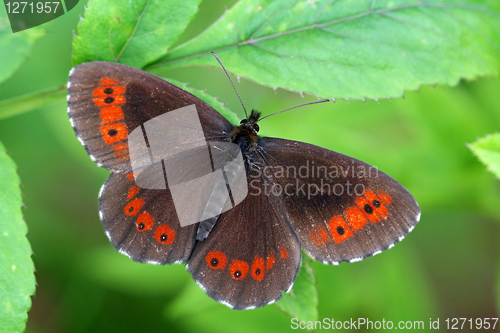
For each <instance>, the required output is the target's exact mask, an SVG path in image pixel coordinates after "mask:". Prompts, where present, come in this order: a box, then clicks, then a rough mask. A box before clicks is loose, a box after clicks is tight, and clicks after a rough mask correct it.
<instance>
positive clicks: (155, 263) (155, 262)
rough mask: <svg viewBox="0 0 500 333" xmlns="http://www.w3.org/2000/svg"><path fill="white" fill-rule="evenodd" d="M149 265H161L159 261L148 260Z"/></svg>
mask: <svg viewBox="0 0 500 333" xmlns="http://www.w3.org/2000/svg"><path fill="white" fill-rule="evenodd" d="M146 263H147V264H151V265H159V264H160V262H159V261H156V260H148V261H146Z"/></svg>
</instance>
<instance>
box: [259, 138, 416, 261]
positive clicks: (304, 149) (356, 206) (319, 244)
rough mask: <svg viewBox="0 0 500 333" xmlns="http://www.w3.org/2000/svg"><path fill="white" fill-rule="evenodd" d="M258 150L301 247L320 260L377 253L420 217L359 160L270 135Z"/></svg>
mask: <svg viewBox="0 0 500 333" xmlns="http://www.w3.org/2000/svg"><path fill="white" fill-rule="evenodd" d="M258 154H259V155H261V157H262V159H264V160H265V165H266V166H267V167H268V170H267V173H268V174H269V175H270V176H269V177H270V178H271V179H272V182H273V186H274V191H275V194H279V196H280V199H281V204H282V205H283V208H284V211H285V214H286V217H287V219H288V220H289V221H290V223H291V225H292V226H293V229H294V231H295V233H296V234H297V236H298V238H299V239H300V242H301V244H302V246H303V247H304V248H305V250H306V251H307V252H308V253H309V254H310V255H311V256H312V257H313V258H314V259H316V260H319V261H321V262H323V263H329V264H338V263H340V262H342V261H349V262H354V261H359V260H362V259H364V258H366V257H368V256H372V255H375V254H377V253H380V252H381V251H383V250H385V249H388V248H390V247H392V246H394V244H395V243H396V242H398V241H400V240H402V239H403V237H404V236H405V235H406V234H407V233H408V232H410V231H411V230H412V229H413V228H414V226H415V225H416V224H417V222H418V221H419V219H420V208H419V206H418V204H417V202H416V201H415V199H414V198H413V196H412V195H411V194H410V193H409V192H408V191H407V190H406V189H405V188H404V187H403V186H402V185H401V184H399V183H398V182H397V181H395V180H394V179H393V178H391V177H389V176H388V175H386V174H384V173H383V172H381V171H379V170H378V169H376V168H375V167H372V166H370V165H368V164H366V163H364V162H362V161H359V160H357V159H354V158H351V157H349V156H345V155H342V154H339V153H336V152H333V151H330V150H327V149H324V148H321V147H317V146H314V145H310V144H306V143H301V142H296V141H289V140H283V139H275V138H261V140H260V141H259V147H258ZM278 192H279V193H278Z"/></svg>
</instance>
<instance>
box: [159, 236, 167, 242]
mask: <svg viewBox="0 0 500 333" xmlns="http://www.w3.org/2000/svg"><path fill="white" fill-rule="evenodd" d="M167 239H168V236H167V234H162V235H161V236H160V241H161V242H162V243H165V242H166V241H167Z"/></svg>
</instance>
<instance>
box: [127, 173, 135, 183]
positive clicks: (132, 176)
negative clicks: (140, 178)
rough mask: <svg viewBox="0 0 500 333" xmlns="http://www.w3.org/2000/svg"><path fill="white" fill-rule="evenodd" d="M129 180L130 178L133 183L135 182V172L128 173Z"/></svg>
mask: <svg viewBox="0 0 500 333" xmlns="http://www.w3.org/2000/svg"><path fill="white" fill-rule="evenodd" d="M127 178H128V180H130V181H131V182H133V181H134V173H133V172H129V173H127Z"/></svg>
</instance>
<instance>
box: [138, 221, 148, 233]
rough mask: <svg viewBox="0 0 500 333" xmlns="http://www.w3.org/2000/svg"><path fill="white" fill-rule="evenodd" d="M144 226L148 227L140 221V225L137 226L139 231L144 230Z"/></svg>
mask: <svg viewBox="0 0 500 333" xmlns="http://www.w3.org/2000/svg"><path fill="white" fill-rule="evenodd" d="M144 228H146V225H145V224H144V223H142V222H141V223H139V225H138V226H137V229H138V230H139V231H141V230H144Z"/></svg>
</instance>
